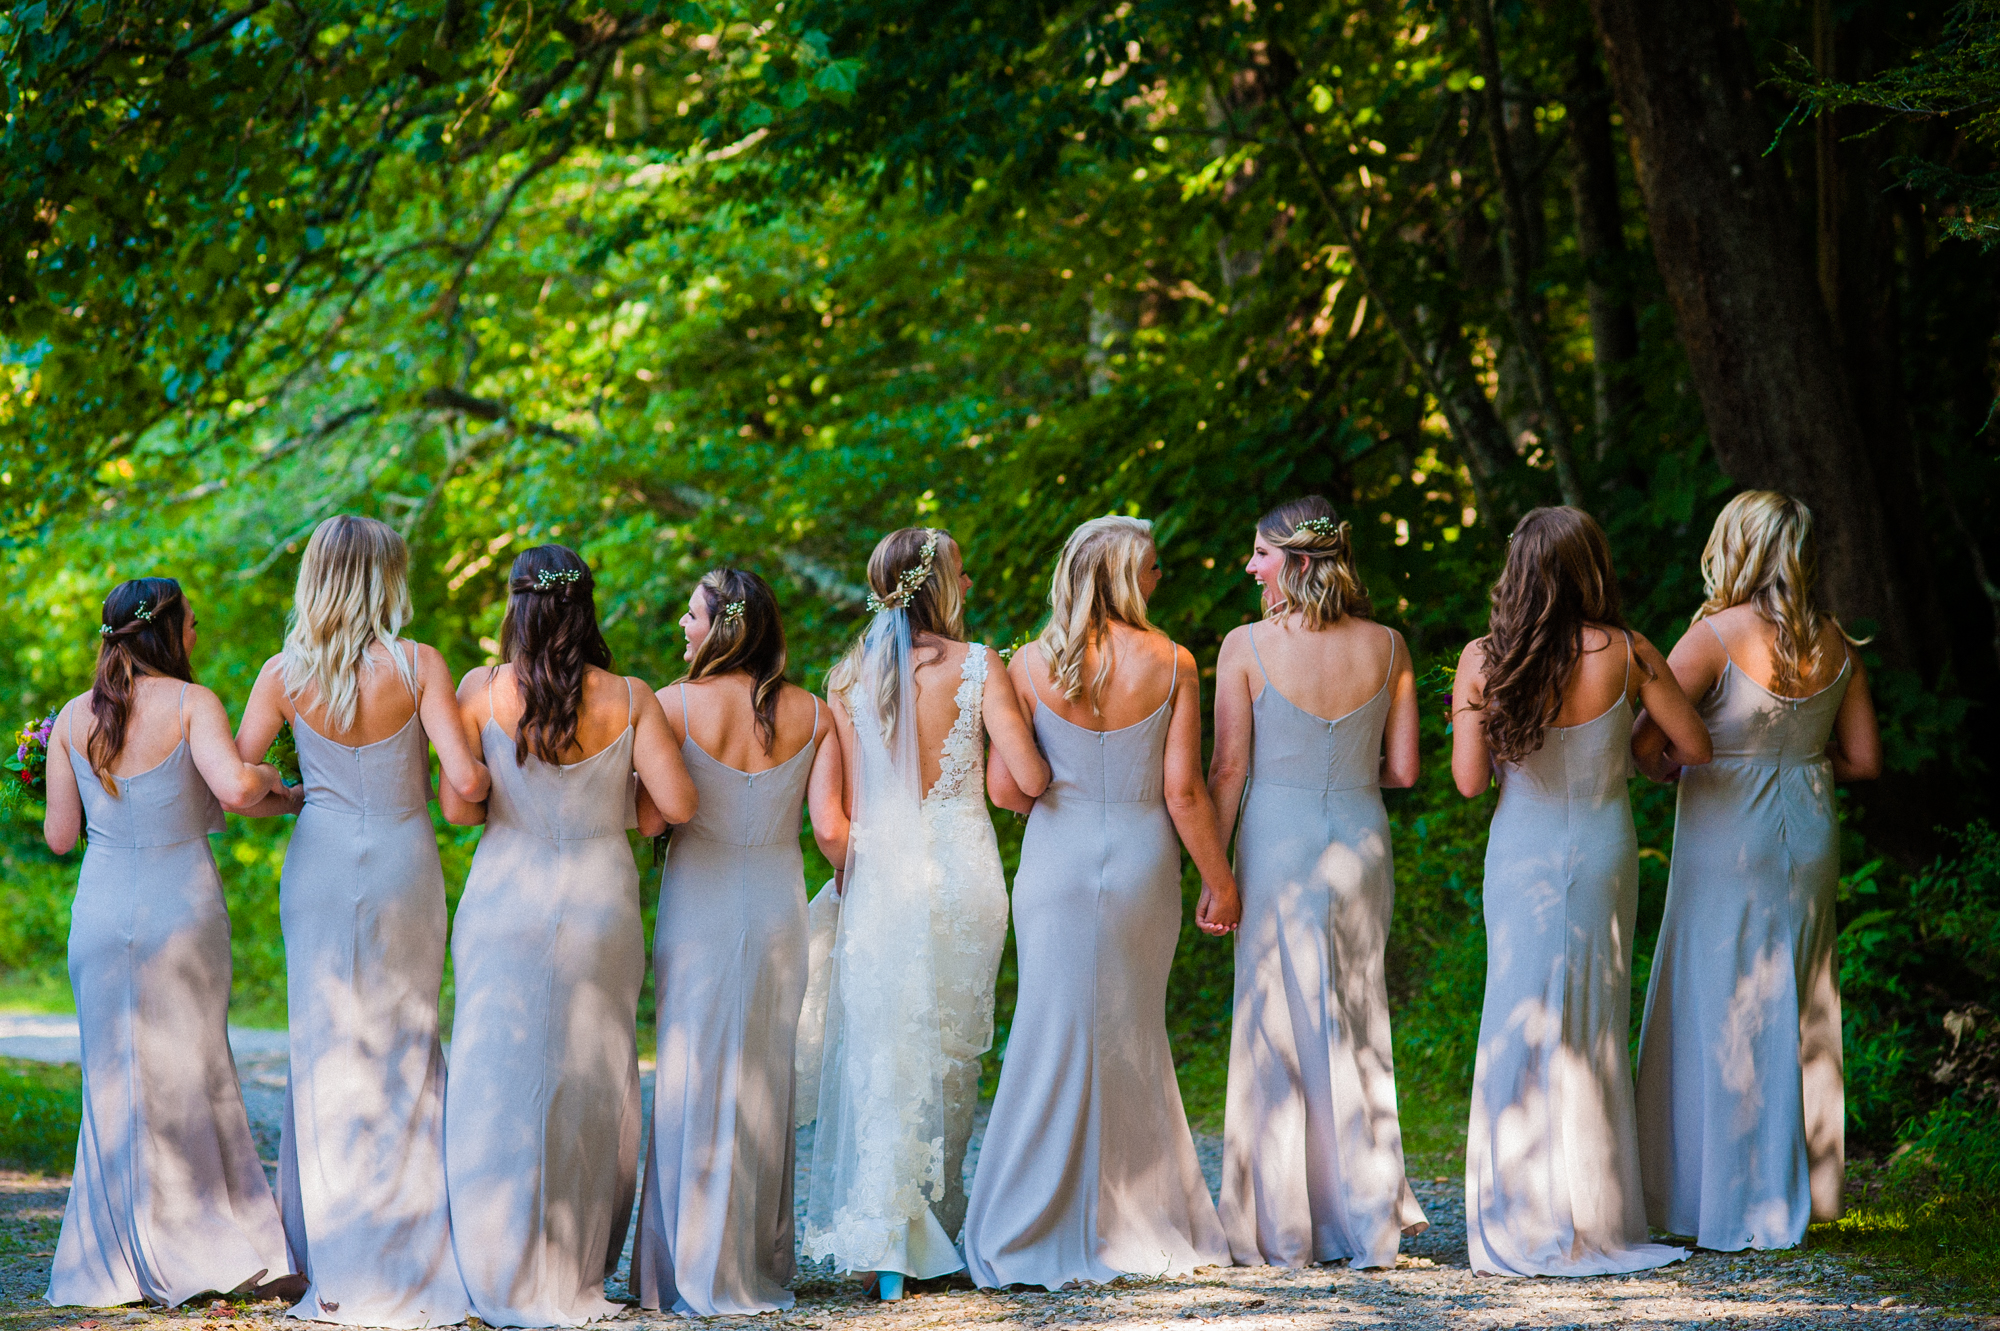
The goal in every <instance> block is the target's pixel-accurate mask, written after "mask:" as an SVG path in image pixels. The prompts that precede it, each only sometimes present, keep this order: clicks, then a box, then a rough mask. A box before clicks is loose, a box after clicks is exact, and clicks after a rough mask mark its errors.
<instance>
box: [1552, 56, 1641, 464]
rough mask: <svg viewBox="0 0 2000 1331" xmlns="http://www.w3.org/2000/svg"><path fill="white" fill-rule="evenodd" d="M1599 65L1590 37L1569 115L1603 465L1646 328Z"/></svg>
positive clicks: (1632, 394) (1630, 392)
mask: <svg viewBox="0 0 2000 1331" xmlns="http://www.w3.org/2000/svg"><path fill="white" fill-rule="evenodd" d="M1597 62H1598V51H1597V43H1596V41H1595V40H1594V39H1592V38H1591V37H1585V38H1584V39H1583V40H1582V41H1581V42H1580V43H1578V48H1577V52H1576V63H1575V67H1574V69H1573V70H1572V72H1571V75H1570V84H1569V90H1568V94H1567V95H1566V97H1565V98H1564V101H1565V102H1566V106H1565V108H1564V109H1565V111H1566V116H1565V118H1566V119H1567V120H1568V121H1569V134H1570V139H1569V144H1570V155H1571V158H1572V159H1573V160H1572V163H1571V166H1572V169H1571V171H1570V196H1571V199H1572V201H1573V202H1574V204H1575V207H1576V248H1577V254H1578V257H1580V258H1581V259H1582V260H1583V272H1584V294H1585V297H1586V299H1587V300H1588V303H1589V308H1590V352H1591V355H1590V361H1591V364H1590V372H1591V381H1592V382H1591V387H1592V390H1593V391H1592V406H1593V408H1594V412H1593V414H1594V416H1595V418H1596V420H1595V423H1596V426H1597V456H1598V459H1599V460H1600V461H1602V460H1603V459H1604V457H1605V456H1606V455H1607V454H1608V453H1609V452H1610V450H1611V448H1612V447H1613V445H1615V444H1616V443H1617V442H1618V441H1619V439H1620V437H1621V436H1622V434H1623V430H1624V425H1625V423H1626V422H1627V421H1629V420H1630V418H1631V413H1632V410H1633V408H1634V407H1635V406H1637V405H1638V401H1639V392H1638V386H1637V385H1636V384H1634V383H1633V382H1632V378H1631V372H1632V362H1633V361H1635V360H1637V359H1638V357H1639V320H1638V317H1637V316H1636V315H1635V314H1634V313H1633V312H1632V295H1631V279H1630V276H1629V274H1628V273H1627V271H1626V250H1625V219H1624V215H1623V211H1622V209H1621V208H1620V207H1619V203H1618V156H1617V148H1616V146H1615V145H1614V143H1613V141H1612V137H1611V89H1610V88H1609V87H1607V86H1606V85H1605V82H1604V73H1603V71H1602V70H1601V69H1599V68H1598V63H1597Z"/></svg>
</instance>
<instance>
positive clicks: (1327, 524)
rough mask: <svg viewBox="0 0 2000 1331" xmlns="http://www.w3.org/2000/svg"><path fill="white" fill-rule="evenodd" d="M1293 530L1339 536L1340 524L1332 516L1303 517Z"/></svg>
mask: <svg viewBox="0 0 2000 1331" xmlns="http://www.w3.org/2000/svg"><path fill="white" fill-rule="evenodd" d="M1292 530H1293V531H1309V532H1312V533H1314V534H1315V535H1318V536H1338V535H1339V534H1340V524H1339V523H1338V522H1335V521H1334V520H1333V519H1332V518H1301V519H1299V521H1298V523H1297V524H1296V525H1294V526H1293V528H1292Z"/></svg>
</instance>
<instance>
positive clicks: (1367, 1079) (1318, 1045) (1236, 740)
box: [1208, 495, 1428, 1267]
mask: <svg viewBox="0 0 2000 1331" xmlns="http://www.w3.org/2000/svg"><path fill="white" fill-rule="evenodd" d="M1352 539H1353V538H1352V532H1351V530H1350V528H1349V527H1348V524H1346V523H1345V522H1342V521H1340V520H1339V518H1338V517H1336V516H1335V514H1334V511H1333V507H1332V506H1331V505H1330V504H1328V503H1327V502H1326V500H1325V499H1323V498H1321V497H1320V496H1318V495H1310V496H1308V497H1307V498H1304V499H1297V500H1293V501H1292V502H1291V503H1289V504H1284V505H1282V506H1280V507H1278V508H1275V509H1273V510H1272V511H1271V512H1270V513H1268V514H1266V515H1265V517H1264V519H1263V520H1262V521H1261V522H1259V523H1258V524H1257V528H1256V534H1255V537H1254V544H1253V547H1252V550H1253V553H1252V554H1251V557H1250V563H1249V570H1250V573H1251V575H1252V576H1253V577H1255V578H1256V579H1257V583H1258V586H1259V587H1260V588H1262V590H1263V601H1264V620H1263V622H1262V623H1258V624H1251V625H1247V626H1245V627H1243V628H1239V629H1236V630H1234V631H1233V632H1231V633H1230V635H1229V636H1228V637H1227V638H1225V639H1224V640H1223V643H1222V654H1221V658H1220V660H1219V661H1218V663H1217V667H1216V682H1215V754H1214V758H1213V760H1212V761H1211V763H1210V766H1209V775H1208V788H1209V793H1210V795H1211V796H1212V797H1213V798H1214V800H1215V805H1216V808H1217V809H1218V810H1220V811H1222V816H1223V818H1224V819H1225V823H1224V826H1225V827H1228V826H1229V825H1231V824H1234V823H1235V822H1236V817H1235V814H1236V812H1237V808H1238V805H1239V803H1240V805H1241V808H1242V813H1241V818H1242V828H1241V831H1240V832H1239V833H1238V835H1237V841H1236V877H1237V882H1238V884H1239V885H1240V886H1241V889H1242V893H1243V927H1242V929H1241V931H1240V932H1238V934H1237V935H1236V1001H1235V1019H1234V1024H1233V1031H1232V1035H1231V1039H1230V1049H1229V1098H1228V1108H1227V1111H1226V1114H1225V1117H1224V1120H1223V1133H1222V1140H1223V1146H1222V1150H1223V1156H1222V1225H1223V1228H1224V1230H1225V1231H1227V1233H1228V1235H1229V1248H1230V1251H1231V1253H1232V1254H1233V1255H1234V1256H1235V1258H1236V1260H1237V1261H1238V1262H1239V1263H1242V1264H1244V1265H1246V1266H1258V1265H1265V1264H1269V1265H1273V1266H1306V1265H1309V1264H1311V1263H1313V1262H1332V1261H1340V1260H1343V1259H1344V1260H1346V1261H1348V1262H1349V1263H1351V1264H1352V1265H1353V1266H1355V1267H1376V1266H1391V1267H1392V1266H1394V1265H1395V1264H1396V1249H1397V1247H1398V1246H1399V1244H1400V1242H1401V1239H1402V1236H1403V1235H1405V1234H1420V1233H1422V1232H1423V1231H1424V1229H1426V1228H1427V1227H1428V1222H1427V1221H1426V1220H1425V1219H1424V1213H1423V1209H1422V1208H1421V1207H1419V1206H1418V1205H1417V1199H1416V1196H1415V1195H1414V1194H1413V1193H1412V1192H1411V1191H1410V1184H1409V1180H1408V1179H1406V1178H1405V1177H1404V1174H1403V1134H1402V1128H1401V1126H1400V1125H1399V1123H1398V1122H1397V1118H1396V1070H1395V1064H1394V1061H1393V1058H1392V1055H1391V1052H1390V1046H1389V993H1388V986H1387V982H1386V980H1385V978H1384V975H1383V962H1382V958H1383V952H1384V949H1385V948H1386V946H1387V943H1388V936H1389V916H1390V913H1391V910H1392V909H1393V907H1394V905H1395V894H1396V885H1395V880H1394V877H1393V870H1392V866H1391V863H1390V855H1389V818H1388V814H1387V812H1386V811H1385V810H1384V809H1383V807H1382V787H1383V786H1395V787H1403V786H1409V785H1412V784H1414V783H1415V781H1416V779H1417V688H1416V676H1415V673H1414V672H1413V671H1412V669H1411V666H1410V654H1409V652H1408V650H1407V649H1406V648H1405V647H1404V646H1403V641H1402V639H1401V637H1399V636H1398V635H1397V633H1396V631H1395V630H1394V629H1390V628H1385V627H1384V626H1382V625H1380V624H1377V623H1375V622H1374V621H1373V620H1372V619H1371V618H1369V616H1370V615H1371V614H1372V613H1373V611H1372V609H1371V607H1370V604H1369V600H1368V592H1367V590H1366V589H1365V588H1364V587H1363V586H1362V585H1361V578H1360V575H1359V574H1358V573H1357V572H1356V571H1355V568H1354V554H1353V547H1352V544H1351V541H1352Z"/></svg>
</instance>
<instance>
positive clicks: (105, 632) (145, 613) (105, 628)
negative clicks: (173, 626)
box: [97, 601, 153, 638]
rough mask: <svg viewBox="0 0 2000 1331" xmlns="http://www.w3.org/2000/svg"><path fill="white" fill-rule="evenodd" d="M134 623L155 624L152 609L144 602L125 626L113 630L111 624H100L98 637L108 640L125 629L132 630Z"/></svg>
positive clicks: (134, 611) (140, 603)
mask: <svg viewBox="0 0 2000 1331" xmlns="http://www.w3.org/2000/svg"><path fill="white" fill-rule="evenodd" d="M134 622H137V623H140V624H150V623H152V622H153V611H152V608H151V607H150V606H148V605H147V604H146V603H145V602H144V601H141V602H139V604H138V607H137V608H136V609H134V610H133V611H132V618H131V619H128V620H126V621H125V622H124V623H123V624H121V625H119V626H118V627H117V628H112V627H111V626H110V625H109V624H99V625H98V626H97V636H98V637H100V638H108V637H110V636H111V635H112V634H114V633H118V632H121V631H123V630H124V629H127V628H130V627H131V626H132V624H133V623H134Z"/></svg>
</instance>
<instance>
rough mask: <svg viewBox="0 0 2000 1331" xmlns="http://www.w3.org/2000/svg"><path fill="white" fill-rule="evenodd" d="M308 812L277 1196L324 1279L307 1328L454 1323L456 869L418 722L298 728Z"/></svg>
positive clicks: (295, 897) (316, 1283) (294, 1240)
mask: <svg viewBox="0 0 2000 1331" xmlns="http://www.w3.org/2000/svg"><path fill="white" fill-rule="evenodd" d="M292 735H293V738H294V739H295V740H296V741H297V744H298V751H299V774H300V776H301V777H302V778H303V780H304V785H305V807H304V808H303V809H301V810H300V812H299V818H298V823H297V825H296V826H295V827H294V828H293V830H292V840H291V844H290V845H289V846H288V847H287V848H286V851H285V868H284V873H283V876H282V877H281V878H280V880H279V886H278V909H279V918H280V920H281V922H282V923H283V926H284V931H285V974H286V982H287V989H286V992H287V995H288V1000H287V1001H288V1003H289V1006H290V1018H291V1051H292V1057H291V1075H290V1079H289V1081H288V1082H287V1084H286V1087H285V1118H284V1131H283V1136H282V1138H281V1140H280V1146H279V1152H278V1197H279V1203H280V1205H281V1207H282V1209H283V1211H284V1217H285V1237H286V1239H287V1240H288V1241H289V1242H290V1244H291V1252H292V1261H293V1263H294V1265H296V1266H297V1268H298V1269H299V1270H300V1271H302V1272H304V1273H305V1274H306V1276H307V1277H308V1278H309V1279H310V1280H311V1281H312V1284H311V1285H310V1286H309V1287H308V1288H307V1290H306V1292H305V1295H304V1297H302V1298H301V1299H300V1300H299V1303H298V1306H297V1307H295V1308H294V1309H293V1310H292V1311H293V1315H294V1316H298V1317H309V1318H312V1319H313V1320H315V1321H321V1322H346V1323H349V1324H352V1325H357V1326H386V1327H418V1326H440V1325H446V1324H449V1323H452V1322H459V1321H463V1320H464V1319H465V1315H466V1313H467V1312H469V1311H470V1310H471V1308H470V1305H469V1304H468V1303H467V1302H466V1298H465V1286H464V1284H463V1283H462V1282H461V1281H460V1280H459V1278H458V1263H457V1261H456V1259H454V1258H453V1256H452V1251H451V1217H450V1211H449V1209H448V1207H447V1205H446V1201H445V1180H444V1083H445V1072H444V1051H443V1050H442V1049H441V1048H440V1047H439V1045H438V987H439V984H440V982H441V981H442V979H443V976H444V949H445V900H444V872H443V870H442V869H441V868H440V866H439V863H438V849H437V833H436V831H435V830H434V829H433V828H432V825H431V818H430V797H431V789H430V745H429V743H428V741H427V740H426V738H425V736H424V728H423V724H422V723H421V722H420V721H419V720H418V719H417V716H416V714H415V713H414V712H413V713H412V714H411V716H410V719H409V720H408V721H407V722H405V723H404V724H403V728H402V729H401V730H399V731H397V732H396V733H395V734H394V735H391V736H390V737H389V738H387V739H384V740H378V741H377V742H376V743H373V744H363V745H360V746H358V747H354V746H349V745H346V744H338V743H335V742H334V741H333V740H330V739H327V738H326V737H325V736H323V735H321V734H320V733H319V732H318V731H316V730H314V729H313V728H312V725H311V723H309V722H308V721H307V720H306V719H305V718H304V717H303V716H300V717H297V718H295V719H294V720H293V722H292Z"/></svg>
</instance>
